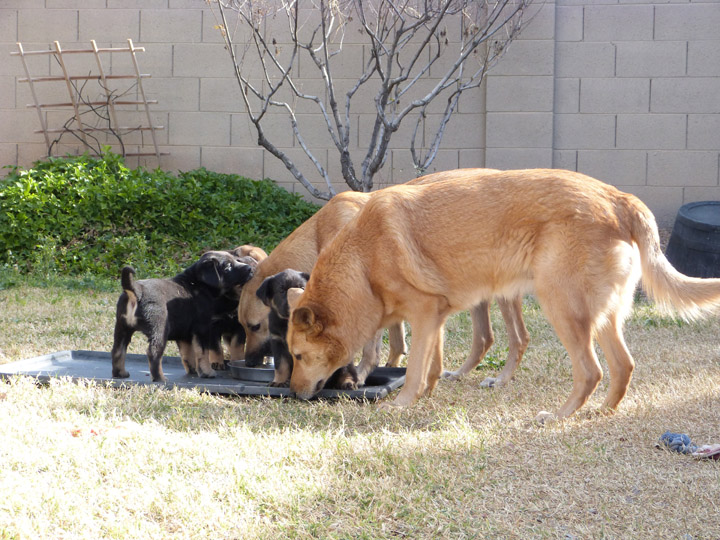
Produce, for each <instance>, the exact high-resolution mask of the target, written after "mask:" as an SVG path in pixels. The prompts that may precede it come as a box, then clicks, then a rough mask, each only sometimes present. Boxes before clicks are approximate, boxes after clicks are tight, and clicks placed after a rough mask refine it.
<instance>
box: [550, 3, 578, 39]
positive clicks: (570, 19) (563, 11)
mask: <svg viewBox="0 0 720 540" xmlns="http://www.w3.org/2000/svg"><path fill="white" fill-rule="evenodd" d="M555 27H556V30H555V39H556V40H557V41H582V38H583V8H582V6H560V5H558V6H556V7H555Z"/></svg>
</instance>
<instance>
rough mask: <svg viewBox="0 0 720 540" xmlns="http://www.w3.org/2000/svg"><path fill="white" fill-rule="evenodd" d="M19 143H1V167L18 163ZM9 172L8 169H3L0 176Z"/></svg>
mask: <svg viewBox="0 0 720 540" xmlns="http://www.w3.org/2000/svg"><path fill="white" fill-rule="evenodd" d="M17 147H18V145H17V144H12V143H3V144H0V167H5V166H6V165H17V158H18V156H17V150H18V149H17ZM7 173H8V170H7V169H3V170H2V173H0V176H6V175H7Z"/></svg>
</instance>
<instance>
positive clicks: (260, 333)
mask: <svg viewBox="0 0 720 540" xmlns="http://www.w3.org/2000/svg"><path fill="white" fill-rule="evenodd" d="M368 197H369V194H365V193H357V192H353V191H348V192H344V193H339V194H337V195H335V196H334V197H333V198H332V199H331V200H330V201H329V202H328V203H327V204H326V205H325V206H323V207H322V208H321V209H320V210H318V211H317V212H316V213H315V214H314V215H313V216H312V217H311V218H310V219H308V220H307V221H305V222H304V223H303V224H302V225H300V227H298V228H297V229H295V230H294V231H293V232H292V233H291V234H290V235H289V236H288V237H287V238H285V239H284V240H283V241H282V242H280V243H279V244H278V245H277V247H276V248H275V249H274V250H273V251H272V252H271V253H270V255H268V256H267V258H266V259H264V260H262V261H260V263H259V264H258V267H257V269H256V271H255V275H254V276H253V278H252V279H251V280H250V281H248V282H247V283H246V284H245V285H244V286H243V289H242V292H241V294H240V302H239V305H238V320H239V321H240V324H242V325H243V327H244V328H245V333H246V341H245V361H246V362H247V363H248V364H249V365H258V364H260V363H262V360H263V357H264V356H266V355H269V354H270V333H269V331H268V315H269V313H270V308H268V307H267V306H266V305H265V304H263V303H262V301H261V300H260V299H259V298H258V297H257V295H256V294H255V293H256V292H257V290H258V288H259V287H260V285H261V284H262V282H263V281H264V280H265V278H268V277H270V276H272V275H274V274H277V273H278V272H281V271H283V270H286V269H288V268H291V269H294V270H297V271H299V272H307V273H310V272H311V271H312V269H313V267H314V266H315V261H316V260H317V258H318V254H319V253H320V250H321V249H322V248H323V247H325V246H326V245H328V244H329V243H330V241H331V240H332V239H333V238H334V237H335V235H336V234H337V233H338V231H339V230H340V229H342V227H343V226H344V225H345V224H346V223H347V222H349V221H350V220H351V219H352V218H353V217H355V215H356V214H357V213H358V211H359V210H360V209H361V208H362V207H363V206H364V205H365V203H366V202H367V200H368ZM380 337H381V335H380V334H379V333H378V334H377V335H376V336H371V337H370V338H368V340H367V342H366V343H365V347H364V348H363V360H362V361H361V365H360V366H358V379H359V380H360V382H361V383H362V382H363V381H364V380H365V378H366V377H367V375H368V374H369V373H370V372H371V371H372V370H373V369H374V368H375V367H376V366H377V365H378V361H379V358H378V354H379V348H380V344H381V341H380V339H379V338H380ZM403 354H405V340H404V332H403V329H402V326H401V325H400V324H395V325H393V327H392V328H391V329H390V353H389V356H388V364H389V365H397V363H398V362H399V361H400V358H401V356H402V355H403ZM281 376H282V374H280V373H276V379H277V377H281ZM273 382H274V383H276V384H282V383H283V382H285V381H282V380H274V381H273Z"/></svg>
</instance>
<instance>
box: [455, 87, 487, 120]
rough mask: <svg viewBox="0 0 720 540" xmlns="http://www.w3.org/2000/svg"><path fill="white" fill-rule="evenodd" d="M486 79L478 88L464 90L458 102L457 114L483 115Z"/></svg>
mask: <svg viewBox="0 0 720 540" xmlns="http://www.w3.org/2000/svg"><path fill="white" fill-rule="evenodd" d="M486 88H487V79H486V80H485V82H483V83H482V84H481V85H480V86H479V87H478V88H472V89H468V90H465V92H463V94H462V96H460V101H458V108H457V110H458V112H460V113H461V114H463V113H480V114H484V113H485V110H486V109H485V101H486V100H485V92H486Z"/></svg>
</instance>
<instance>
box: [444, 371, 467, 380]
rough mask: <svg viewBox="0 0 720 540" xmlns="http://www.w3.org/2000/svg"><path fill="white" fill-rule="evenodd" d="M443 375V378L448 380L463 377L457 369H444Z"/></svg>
mask: <svg viewBox="0 0 720 540" xmlns="http://www.w3.org/2000/svg"><path fill="white" fill-rule="evenodd" d="M441 377H442V378H443V379H447V380H448V381H459V380H460V379H461V378H462V375H461V374H460V373H459V372H457V371H447V370H446V371H443V372H442V375H441Z"/></svg>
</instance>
